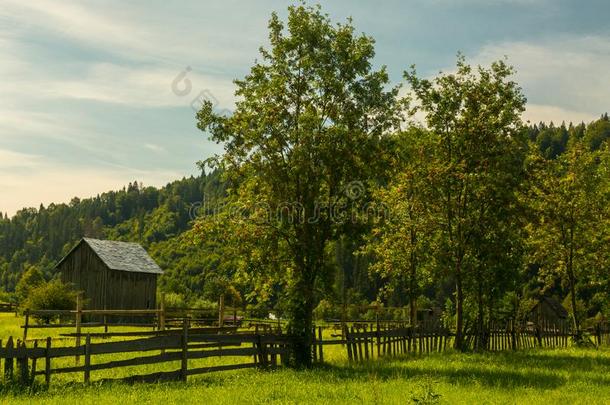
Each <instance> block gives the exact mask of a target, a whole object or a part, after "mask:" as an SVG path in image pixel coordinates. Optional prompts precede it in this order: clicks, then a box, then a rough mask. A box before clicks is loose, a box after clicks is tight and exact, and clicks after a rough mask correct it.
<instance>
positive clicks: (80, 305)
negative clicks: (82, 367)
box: [75, 292, 83, 365]
mask: <svg viewBox="0 0 610 405" xmlns="http://www.w3.org/2000/svg"><path fill="white" fill-rule="evenodd" d="M82 294H83V293H82V292H79V293H78V295H77V296H76V315H75V316H76V322H75V323H76V347H80V331H81V325H80V324H81V319H82V311H83V301H82ZM78 363H80V356H79V355H78V354H77V355H76V364H77V365H78Z"/></svg>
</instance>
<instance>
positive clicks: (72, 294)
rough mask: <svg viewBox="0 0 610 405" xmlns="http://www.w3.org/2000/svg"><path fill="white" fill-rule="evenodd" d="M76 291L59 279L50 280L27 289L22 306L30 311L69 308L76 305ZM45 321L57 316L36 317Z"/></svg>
mask: <svg viewBox="0 0 610 405" xmlns="http://www.w3.org/2000/svg"><path fill="white" fill-rule="evenodd" d="M76 296H77V292H76V291H75V290H74V289H73V288H72V286H71V285H70V284H64V283H62V282H61V280H59V279H55V280H51V281H49V282H48V283H43V284H40V285H38V286H37V287H34V288H31V289H30V290H29V293H28V296H27V298H26V299H25V301H24V302H23V303H22V308H23V309H27V310H30V311H36V310H48V309H63V310H70V309H74V308H75V307H76ZM36 318H37V319H38V320H40V321H44V322H46V323H48V322H50V321H51V320H52V319H56V318H57V316H41V317H36Z"/></svg>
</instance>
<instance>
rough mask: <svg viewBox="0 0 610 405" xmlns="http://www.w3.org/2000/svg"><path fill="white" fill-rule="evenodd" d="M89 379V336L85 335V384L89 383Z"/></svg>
mask: <svg viewBox="0 0 610 405" xmlns="http://www.w3.org/2000/svg"><path fill="white" fill-rule="evenodd" d="M90 377H91V335H89V334H88V333H87V337H86V338H85V383H89V379H90Z"/></svg>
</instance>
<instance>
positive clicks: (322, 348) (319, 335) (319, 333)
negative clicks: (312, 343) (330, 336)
mask: <svg viewBox="0 0 610 405" xmlns="http://www.w3.org/2000/svg"><path fill="white" fill-rule="evenodd" d="M318 345H319V347H320V363H324V345H323V344H322V327H321V326H320V327H318Z"/></svg>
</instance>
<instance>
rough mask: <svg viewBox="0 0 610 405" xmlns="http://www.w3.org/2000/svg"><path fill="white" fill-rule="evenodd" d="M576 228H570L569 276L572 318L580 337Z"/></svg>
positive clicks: (576, 333) (575, 331)
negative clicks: (575, 251) (575, 265)
mask: <svg viewBox="0 0 610 405" xmlns="http://www.w3.org/2000/svg"><path fill="white" fill-rule="evenodd" d="M573 245H574V228H573V227H572V228H571V229H570V256H569V258H568V278H569V282H570V295H571V304H572V320H573V321H574V334H575V335H576V337H577V338H580V322H579V319H578V311H577V309H576V277H575V276H574V248H573Z"/></svg>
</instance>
